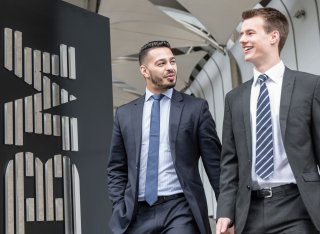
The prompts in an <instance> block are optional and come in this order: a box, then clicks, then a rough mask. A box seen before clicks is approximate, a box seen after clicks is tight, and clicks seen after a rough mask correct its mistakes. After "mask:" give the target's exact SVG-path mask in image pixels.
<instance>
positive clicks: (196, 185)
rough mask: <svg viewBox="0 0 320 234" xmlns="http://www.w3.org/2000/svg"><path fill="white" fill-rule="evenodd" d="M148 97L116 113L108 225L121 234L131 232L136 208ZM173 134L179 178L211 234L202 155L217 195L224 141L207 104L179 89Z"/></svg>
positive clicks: (173, 107)
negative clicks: (201, 171) (218, 132)
mask: <svg viewBox="0 0 320 234" xmlns="http://www.w3.org/2000/svg"><path fill="white" fill-rule="evenodd" d="M144 100H145V96H142V97H140V98H138V99H136V100H134V101H132V102H130V103H128V104H126V105H123V106H121V107H119V108H118V109H117V111H116V114H115V120H114V128H113V137H112V142H111V152H110V157H109V162H108V191H109V198H110V200H111V201H112V203H113V211H112V215H111V218H110V221H109V225H110V227H111V229H112V231H113V232H114V233H117V234H119V233H124V232H125V231H126V229H127V228H128V226H129V224H130V222H131V220H132V219H133V217H134V216H135V213H136V211H137V204H138V190H139V189H138V186H139V165H140V150H141V136H142V113H143V106H144ZM169 138H170V139H169V142H170V149H171V155H172V160H173V163H174V166H175V169H176V172H177V175H178V179H179V181H180V184H181V187H182V190H183V192H184V195H185V197H186V200H187V201H188V203H189V205H190V208H191V210H192V213H193V215H194V217H195V220H196V223H197V225H198V227H199V230H200V232H201V233H202V234H207V233H211V231H210V225H209V220H208V210H207V204H206V197H205V192H204V188H203V184H202V181H201V178H200V174H199V169H198V161H199V158H200V156H201V158H202V161H203V165H204V167H205V170H206V172H207V175H208V178H209V181H210V183H211V185H212V187H213V189H214V192H215V195H216V197H218V195H219V176H220V150H221V144H220V140H219V138H218V136H217V133H216V130H215V123H214V121H213V119H212V116H211V114H210V112H209V109H208V103H207V102H206V101H205V100H203V99H200V98H195V97H192V96H189V95H186V94H183V93H180V92H178V91H176V90H174V91H173V95H172V98H171V108H170V120H169ZM160 157H161V155H160Z"/></svg>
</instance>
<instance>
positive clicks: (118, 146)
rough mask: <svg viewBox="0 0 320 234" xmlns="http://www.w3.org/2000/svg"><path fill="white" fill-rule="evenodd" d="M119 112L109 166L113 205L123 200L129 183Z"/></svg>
mask: <svg viewBox="0 0 320 234" xmlns="http://www.w3.org/2000/svg"><path fill="white" fill-rule="evenodd" d="M118 112H119V110H118V109H117V111H116V114H115V120H114V124H113V133H112V140H111V148H110V155H109V162H108V166H107V172H108V192H109V198H110V200H111V201H112V203H113V205H115V204H116V203H119V201H122V200H123V198H124V192H125V188H126V185H127V182H128V167H127V155H126V151H125V146H124V142H123V138H122V134H121V129H120V123H119V119H118V118H119V116H118Z"/></svg>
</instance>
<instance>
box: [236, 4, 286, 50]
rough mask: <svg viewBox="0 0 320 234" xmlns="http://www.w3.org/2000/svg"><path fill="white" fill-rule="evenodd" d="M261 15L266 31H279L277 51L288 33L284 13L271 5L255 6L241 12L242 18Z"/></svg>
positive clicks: (281, 46)
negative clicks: (255, 7)
mask: <svg viewBox="0 0 320 234" xmlns="http://www.w3.org/2000/svg"><path fill="white" fill-rule="evenodd" d="M256 16H259V17H262V18H263V19H264V22H265V24H264V29H265V31H266V32H267V33H270V32H272V31H274V30H277V31H278V32H279V33H280V41H279V53H280V51H281V50H282V48H283V46H284V44H285V42H286V40H287V37H288V33H289V23H288V20H287V18H286V17H285V15H284V14H282V13H281V12H280V11H278V10H277V9H274V8H271V7H265V8H257V9H252V10H248V11H244V12H243V13H242V19H243V20H246V19H250V18H253V17H256Z"/></svg>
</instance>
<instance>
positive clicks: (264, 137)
mask: <svg viewBox="0 0 320 234" xmlns="http://www.w3.org/2000/svg"><path fill="white" fill-rule="evenodd" d="M267 79H268V76H267V75H266V74H262V75H260V76H259V81H260V93H259V97H258V102H257V122H256V168H255V171H256V173H257V175H258V176H259V177H260V178H262V179H264V180H266V179H268V178H269V177H270V176H271V175H272V174H273V167H274V166H273V137H272V122H271V109H270V99H269V92H268V88H267V86H266V83H265V82H266V80H267Z"/></svg>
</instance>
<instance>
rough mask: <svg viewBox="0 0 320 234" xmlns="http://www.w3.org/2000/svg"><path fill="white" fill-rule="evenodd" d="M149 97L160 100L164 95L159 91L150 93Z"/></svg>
mask: <svg viewBox="0 0 320 234" xmlns="http://www.w3.org/2000/svg"><path fill="white" fill-rule="evenodd" d="M151 97H152V98H153V99H154V100H157V101H160V100H161V99H162V98H163V97H164V95H163V94H162V93H160V94H154V95H152V96H151Z"/></svg>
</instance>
